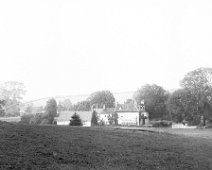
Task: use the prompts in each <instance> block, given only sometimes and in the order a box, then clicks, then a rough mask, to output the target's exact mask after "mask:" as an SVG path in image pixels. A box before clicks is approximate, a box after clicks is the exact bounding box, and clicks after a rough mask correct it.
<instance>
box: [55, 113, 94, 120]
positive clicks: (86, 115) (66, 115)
mask: <svg viewBox="0 0 212 170" xmlns="http://www.w3.org/2000/svg"><path fill="white" fill-rule="evenodd" d="M75 113H76V114H77V115H79V117H80V119H81V120H82V121H85V122H86V121H91V118H92V111H62V112H61V113H60V115H59V117H56V118H55V120H57V121H69V120H70V119H71V116H72V115H74V114H75Z"/></svg>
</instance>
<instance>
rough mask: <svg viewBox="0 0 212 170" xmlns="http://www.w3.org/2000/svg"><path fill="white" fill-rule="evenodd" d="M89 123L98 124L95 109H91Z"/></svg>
mask: <svg viewBox="0 0 212 170" xmlns="http://www.w3.org/2000/svg"><path fill="white" fill-rule="evenodd" d="M91 125H92V126H96V125H98V116H97V113H96V111H93V114H92V117H91Z"/></svg>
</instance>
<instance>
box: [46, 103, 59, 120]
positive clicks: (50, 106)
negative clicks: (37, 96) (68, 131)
mask: <svg viewBox="0 0 212 170" xmlns="http://www.w3.org/2000/svg"><path fill="white" fill-rule="evenodd" d="M45 112H46V118H47V119H48V121H49V124H52V123H53V121H54V117H56V116H57V102H56V100H55V99H49V100H48V101H47V103H46V107H45Z"/></svg>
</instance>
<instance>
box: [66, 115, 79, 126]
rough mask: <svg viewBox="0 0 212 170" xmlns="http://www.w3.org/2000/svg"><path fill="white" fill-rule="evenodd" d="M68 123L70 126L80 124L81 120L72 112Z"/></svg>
mask: <svg viewBox="0 0 212 170" xmlns="http://www.w3.org/2000/svg"><path fill="white" fill-rule="evenodd" d="M71 118H72V119H71V120H70V123H69V125H70V126H82V121H81V119H80V117H79V115H78V114H76V113H74V115H73V116H72V117H71Z"/></svg>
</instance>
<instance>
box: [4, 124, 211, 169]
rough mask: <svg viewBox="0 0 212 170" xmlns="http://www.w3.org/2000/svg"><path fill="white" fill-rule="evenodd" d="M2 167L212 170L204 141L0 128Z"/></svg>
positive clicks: (111, 132)
mask: <svg viewBox="0 0 212 170" xmlns="http://www.w3.org/2000/svg"><path fill="white" fill-rule="evenodd" d="M0 169H117V170H119V169H120V170H122V169H127V170H130V169H167V170H171V169H198V170H204V169H212V141H211V140H209V139H205V138H194V137H185V136H181V135H173V134H164V133H152V132H146V131H139V132H137V131H126V130H121V129H112V128H111V129H108V128H80V127H58V126H27V125H13V124H0Z"/></svg>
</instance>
